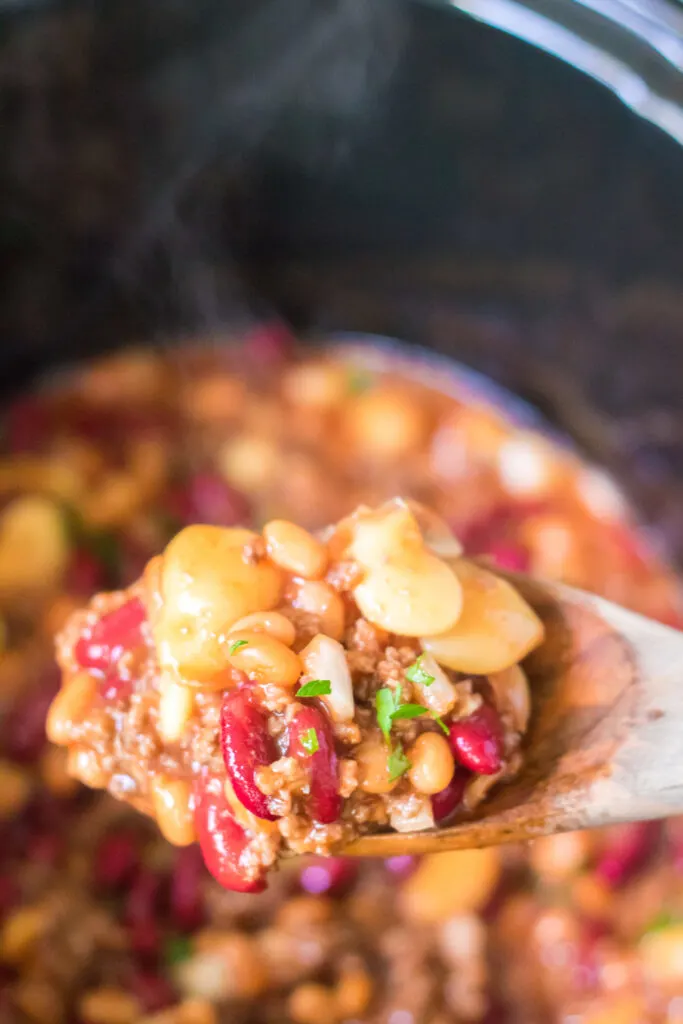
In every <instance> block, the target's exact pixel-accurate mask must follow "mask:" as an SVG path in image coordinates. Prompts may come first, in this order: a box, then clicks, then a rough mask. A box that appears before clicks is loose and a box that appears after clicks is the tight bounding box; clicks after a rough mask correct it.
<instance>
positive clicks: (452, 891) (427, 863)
mask: <svg viewBox="0 0 683 1024" xmlns="http://www.w3.org/2000/svg"><path fill="white" fill-rule="evenodd" d="M500 869H501V864H500V853H499V851H498V850H496V849H494V848H493V847H487V848H486V849H484V850H457V851H453V852H449V853H434V854H430V855H429V856H427V857H424V858H423V859H422V861H421V862H420V864H419V866H418V868H417V870H416V871H415V872H414V873H413V874H412V875H411V876H410V877H409V878H408V879H406V881H405V882H404V884H403V887H402V889H401V893H400V903H401V907H402V909H403V912H404V913H405V915H406V917H407V918H408V919H409V920H413V921H418V922H421V923H424V924H426V923H435V922H441V921H446V920H447V919H448V918H449V917H452V916H453V915H454V914H465V913H470V912H472V911H476V910H480V909H481V907H482V906H484V904H485V903H486V902H487V901H488V899H489V898H490V896H491V893H492V892H493V889H494V887H495V885H496V883H497V882H498V879H499V877H500Z"/></svg>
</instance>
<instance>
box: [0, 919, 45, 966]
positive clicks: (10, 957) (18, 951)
mask: <svg viewBox="0 0 683 1024" xmlns="http://www.w3.org/2000/svg"><path fill="white" fill-rule="evenodd" d="M50 921H51V914H50V911H49V909H48V907H47V906H45V905H43V904H40V903H34V904H29V905H27V906H24V907H20V908H19V909H18V910H15V911H14V912H13V913H11V914H10V915H9V917H8V918H7V919H6V920H5V922H4V924H3V925H2V930H0V960H4V961H5V963H6V964H11V965H12V966H17V965H19V964H21V963H22V962H23V961H24V960H25V959H26V958H27V957H28V956H29V955H30V953H31V952H32V950H33V948H34V946H35V945H36V943H37V942H38V940H39V939H40V937H41V935H43V933H44V932H45V931H46V930H47V929H48V928H49V926H50Z"/></svg>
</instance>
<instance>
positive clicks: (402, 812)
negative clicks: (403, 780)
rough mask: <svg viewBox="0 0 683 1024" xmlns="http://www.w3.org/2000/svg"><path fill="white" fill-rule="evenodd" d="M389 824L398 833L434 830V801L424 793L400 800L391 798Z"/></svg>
mask: <svg viewBox="0 0 683 1024" xmlns="http://www.w3.org/2000/svg"><path fill="white" fill-rule="evenodd" d="M387 803H388V810H389V823H390V824H391V827H392V828H393V829H394V830H395V831H396V832H426V831H427V829H428V828H434V814H433V811H432V801H431V800H430V798H429V797H428V796H426V795H425V794H423V793H411V794H410V795H409V796H407V797H406V796H402V797H401V798H400V799H398V800H392V799H391V798H389V800H388V801H387Z"/></svg>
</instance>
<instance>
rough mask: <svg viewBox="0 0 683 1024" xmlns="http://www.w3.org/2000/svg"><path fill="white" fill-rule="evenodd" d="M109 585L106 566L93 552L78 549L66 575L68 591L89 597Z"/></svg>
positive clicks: (72, 557)
mask: <svg viewBox="0 0 683 1024" xmlns="http://www.w3.org/2000/svg"><path fill="white" fill-rule="evenodd" d="M106 585H107V574H106V572H105V569H104V566H103V565H102V563H101V562H100V561H99V559H97V558H96V557H95V556H94V555H93V553H92V552H91V551H87V550H86V549H85V548H76V550H75V551H74V552H73V554H72V556H71V562H70V563H69V568H68V569H67V574H66V589H67V590H69V591H71V592H72V593H74V594H82V595H85V596H86V597H89V596H90V595H91V594H94V593H96V592H97V591H98V590H103V589H104V588H105V586H106Z"/></svg>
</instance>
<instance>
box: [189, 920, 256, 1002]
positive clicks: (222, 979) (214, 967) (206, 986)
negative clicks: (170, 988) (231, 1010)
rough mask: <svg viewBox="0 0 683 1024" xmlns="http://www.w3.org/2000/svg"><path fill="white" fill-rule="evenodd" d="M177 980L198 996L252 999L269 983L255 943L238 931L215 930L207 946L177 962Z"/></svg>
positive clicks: (214, 998)
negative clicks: (216, 931)
mask: <svg viewBox="0 0 683 1024" xmlns="http://www.w3.org/2000/svg"><path fill="white" fill-rule="evenodd" d="M176 976H177V980H178V984H179V986H180V989H181V991H182V992H183V993H185V994H187V995H188V996H194V997H197V998H200V999H210V1000H216V1001H218V1000H221V999H255V998H257V997H258V995H259V994H260V993H261V992H262V991H263V990H264V988H265V987H266V985H267V983H268V974H267V965H266V964H265V963H264V962H263V959H262V957H261V956H260V955H259V949H258V945H257V943H256V942H255V941H254V939H252V938H251V936H249V935H243V934H240V933H239V932H231V931H226V932H222V933H220V932H218V933H215V934H214V935H213V938H212V941H211V944H210V946H208V948H202V949H199V950H198V952H197V953H196V954H195V955H194V956H192V957H190V959H189V960H186V961H185V962H184V963H181V964H179V966H178V969H177V973H176Z"/></svg>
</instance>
